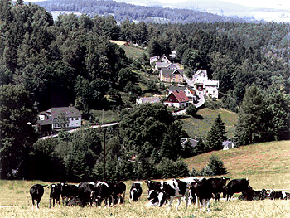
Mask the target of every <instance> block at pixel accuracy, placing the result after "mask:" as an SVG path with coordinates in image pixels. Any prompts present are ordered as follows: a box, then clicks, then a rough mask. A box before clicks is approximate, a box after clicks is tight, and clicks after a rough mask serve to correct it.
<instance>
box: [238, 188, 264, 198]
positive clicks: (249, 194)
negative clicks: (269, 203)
mask: <svg viewBox="0 0 290 218" xmlns="http://www.w3.org/2000/svg"><path fill="white" fill-rule="evenodd" d="M268 196H269V195H268V192H267V191H266V190H265V189H262V190H261V191H255V190H253V188H252V187H250V186H249V188H248V189H247V190H246V191H244V192H243V193H242V194H241V195H240V196H239V200H246V201H252V200H255V201H257V200H264V199H266V198H267V197H268Z"/></svg>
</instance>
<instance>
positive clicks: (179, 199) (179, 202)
mask: <svg viewBox="0 0 290 218" xmlns="http://www.w3.org/2000/svg"><path fill="white" fill-rule="evenodd" d="M177 198H178V202H177V204H176V210H178V207H179V205H180V204H181V197H177Z"/></svg>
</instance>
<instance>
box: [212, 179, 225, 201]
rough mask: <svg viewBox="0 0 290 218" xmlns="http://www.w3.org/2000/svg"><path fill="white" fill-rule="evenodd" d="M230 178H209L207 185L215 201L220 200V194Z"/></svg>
mask: <svg viewBox="0 0 290 218" xmlns="http://www.w3.org/2000/svg"><path fill="white" fill-rule="evenodd" d="M229 180H230V178H226V177H219V178H209V179H208V181H207V182H208V183H209V184H210V185H211V189H212V193H213V194H214V197H215V201H219V200H220V193H221V192H223V190H224V188H225V185H226V182H227V181H229Z"/></svg>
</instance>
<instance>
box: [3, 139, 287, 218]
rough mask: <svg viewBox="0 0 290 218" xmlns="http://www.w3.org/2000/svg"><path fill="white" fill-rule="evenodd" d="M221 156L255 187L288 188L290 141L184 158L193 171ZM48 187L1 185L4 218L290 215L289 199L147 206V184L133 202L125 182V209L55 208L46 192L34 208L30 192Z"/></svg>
mask: <svg viewBox="0 0 290 218" xmlns="http://www.w3.org/2000/svg"><path fill="white" fill-rule="evenodd" d="M213 153H214V154H217V155H219V157H220V158H221V159H222V160H223V161H224V163H225V165H226V168H227V169H228V171H229V174H228V175H227V176H229V177H230V178H231V179H233V178H245V177H248V178H249V180H250V185H251V186H252V187H253V188H254V189H262V188H266V189H290V173H289V166H290V158H289V155H290V141H281V142H270V143H263V144H254V145H249V146H246V147H241V148H238V149H231V150H227V151H216V152H211V153H208V154H202V155H199V156H197V157H193V158H188V159H186V160H185V161H186V163H187V164H188V165H189V168H192V167H195V168H197V169H199V170H200V169H201V168H202V167H204V166H205V165H206V164H207V162H208V159H209V156H210V155H211V154H213ZM36 183H40V184H43V185H45V184H50V183H46V182H41V181H0V217H132V218H133V217H134V218H135V217H152V218H153V217H154V218H159V217H160V218H163V217H168V218H169V217H173V218H179V217H180V218H194V217H275V218H276V217H290V201H289V200H288V201H286V200H285V201H283V200H276V201H271V200H264V201H252V202H247V201H239V200H232V201H229V202H225V200H224V199H222V200H221V201H220V202H217V203H215V202H213V201H212V202H211V211H210V212H204V211H201V210H200V209H197V208H196V206H194V205H189V206H188V208H187V209H186V208H185V204H184V202H182V204H181V205H180V207H179V208H178V210H177V211H176V209H175V205H176V202H173V207H172V208H170V209H168V208H167V206H162V207H154V206H146V204H147V203H148V201H147V200H146V185H145V183H143V185H142V186H143V195H142V198H141V201H139V202H132V203H129V201H128V197H129V194H128V190H129V188H130V186H131V184H132V182H131V181H128V182H126V185H127V193H126V202H125V204H124V205H117V206H115V207H110V208H104V207H103V206H102V207H101V208H100V207H85V208H81V207H79V206H74V207H64V206H57V207H54V208H51V209H50V208H49V193H50V191H49V190H48V189H45V193H44V196H43V198H42V201H41V203H40V209H39V210H35V209H34V210H31V199H30V194H29V189H30V187H31V186H32V185H33V184H36Z"/></svg>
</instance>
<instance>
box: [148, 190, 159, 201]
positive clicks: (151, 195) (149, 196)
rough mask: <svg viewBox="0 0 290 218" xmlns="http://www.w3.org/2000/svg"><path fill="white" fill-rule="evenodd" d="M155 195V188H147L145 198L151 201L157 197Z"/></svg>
mask: <svg viewBox="0 0 290 218" xmlns="http://www.w3.org/2000/svg"><path fill="white" fill-rule="evenodd" d="M157 197H158V192H157V191H156V190H149V191H148V195H147V199H148V200H149V201H151V200H153V199H157Z"/></svg>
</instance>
